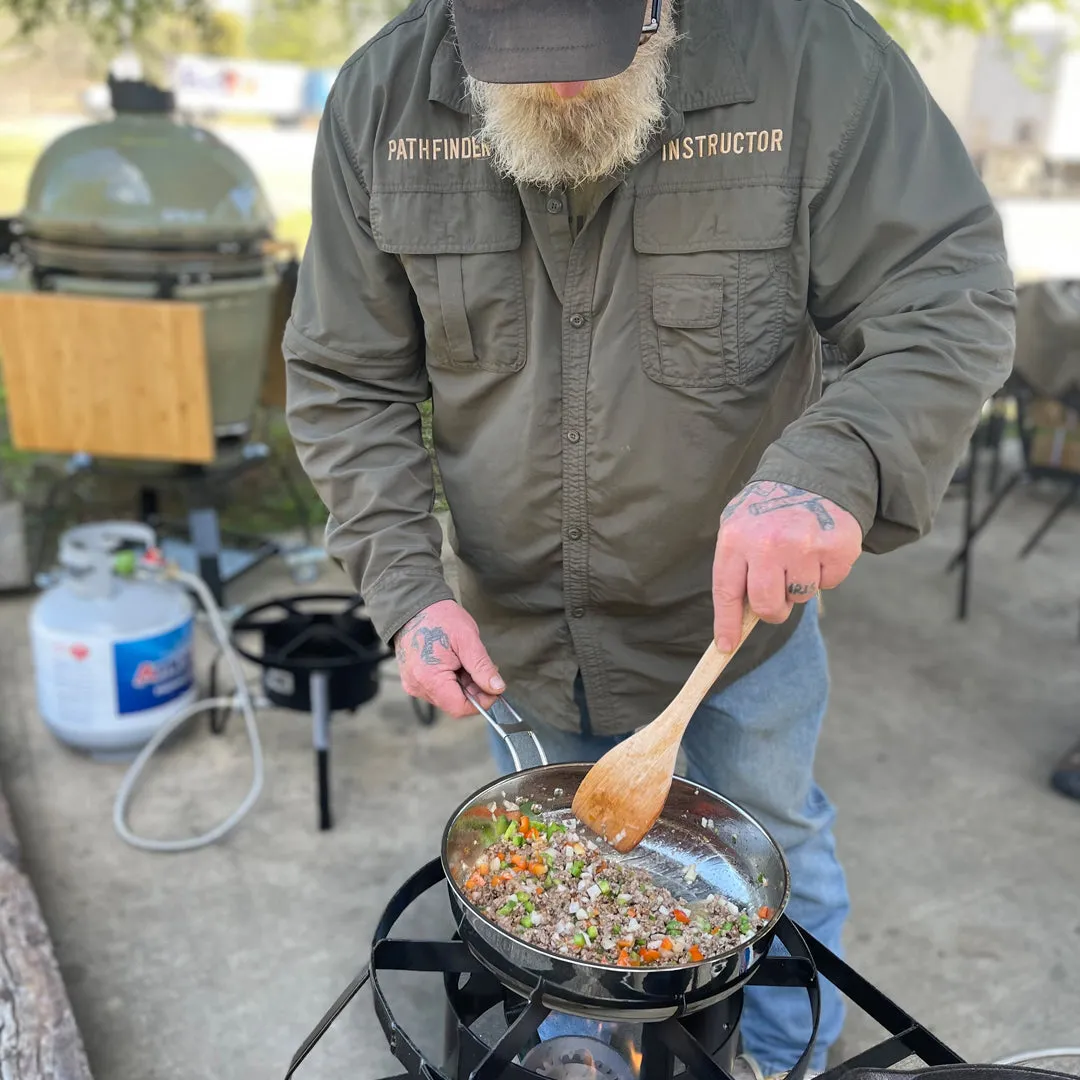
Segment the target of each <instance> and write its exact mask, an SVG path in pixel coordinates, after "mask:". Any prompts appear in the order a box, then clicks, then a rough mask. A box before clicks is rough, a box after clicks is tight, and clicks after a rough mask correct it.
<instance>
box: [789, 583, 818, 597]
mask: <svg viewBox="0 0 1080 1080" xmlns="http://www.w3.org/2000/svg"><path fill="white" fill-rule="evenodd" d="M817 590H818V587H817V586H816V585H800V584H798V583H797V582H792V583H791V584H790V585H789V586H788V587H787V591H788V593H789V595H791V596H813V595H814V593H816V592H817Z"/></svg>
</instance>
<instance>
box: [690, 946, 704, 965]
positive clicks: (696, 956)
mask: <svg viewBox="0 0 1080 1080" xmlns="http://www.w3.org/2000/svg"><path fill="white" fill-rule="evenodd" d="M690 959H691V960H693V961H694V963H695V964H698V963H700V962H701V961H702V960H704V959H705V957H704V955H703V954H702V952H701V950H700V949H699V948H698V947H697V946H696V945H691V946H690Z"/></svg>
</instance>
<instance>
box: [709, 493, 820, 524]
mask: <svg viewBox="0 0 1080 1080" xmlns="http://www.w3.org/2000/svg"><path fill="white" fill-rule="evenodd" d="M751 495H755V496H758V497H759V498H760V499H761V501H760V502H752V503H750V504H749V505H748V506H747V508H746V509H747V511H748V512H749V513H751V514H753V515H754V517H760V516H761V515H762V514H771V513H773V512H774V511H776V510H789V509H791V508H792V507H795V506H800V507H802V508H803V509H804V510H808V511H809V512H810V513H811V514H813V515H814V517H816V518H817V523H818V525H819V526H820V527H821V528H822V529H824V530H825V531H828V530H830V529H834V528H836V520H835V519H834V518H833V516H832V514H830V513H829V511H828V510H827V509H826V507H825V505H824V500H823V499H822V497H821V496H820V495H815V494H814V493H813V492H812V491H803V489H802V488H797V487H792V486H791V485H790V484H773V483H765V482H763V481H758V482H756V483H753V484H749V485H747V487H745V488H744V489H743V490H742V492H741V493H740V494H739V495H738V496H737V497H736V498H735V499H734V500H733V501H732V502H731V503H730V504H729V505H728V507H727V509H725V510H724V512H723V514H722V515H721V517H720V520H721V521H722V522H723V521H727V520H728V518H730V517H731V515H732V514H733V513H734V512H735V511H736V510H738V509H739V507H741V506H742V505H743V503H745V502H746V501H747V499H749V498H750V496H751Z"/></svg>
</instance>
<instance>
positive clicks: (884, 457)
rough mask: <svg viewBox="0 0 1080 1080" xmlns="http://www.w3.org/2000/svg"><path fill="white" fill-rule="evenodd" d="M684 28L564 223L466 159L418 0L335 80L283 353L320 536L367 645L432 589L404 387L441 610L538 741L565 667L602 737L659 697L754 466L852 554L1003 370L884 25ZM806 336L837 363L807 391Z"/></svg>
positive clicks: (1005, 298)
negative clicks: (826, 510)
mask: <svg viewBox="0 0 1080 1080" xmlns="http://www.w3.org/2000/svg"><path fill="white" fill-rule="evenodd" d="M680 10H681V12H682V15H681V18H680V27H679V29H680V30H681V32H682V34H683V37H682V39H681V40H680V42H679V43H678V45H677V46H676V47H675V50H674V55H673V58H672V64H671V74H670V78H669V82H668V91H667V105H668V119H667V121H666V126H665V129H664V130H663V131H662V132H661V133H659V134H658V135H657V137H656V138H655V139H654V140H653V143H652V145H651V147H650V148H649V150H648V152H647V154H646V155H645V157H644V158H643V159H642V160H641V161H640V162H639V163H638V164H637V165H636V166H634V167H633V168H631V169H629V170H628V171H627V172H625V174H623V175H621V176H619V177H618V178H615V179H612V180H611V181H610V182H608V183H605V184H603V185H602V186H601V189H600V191H599V192H598V196H599V198H600V199H601V200H602V201H601V205H600V206H599V208H598V209H597V211H596V213H595V214H594V215H593V216H591V217H590V218H588V219H587V221H586V222H585V223H584V225H583V228H581V230H580V232H579V231H578V230H577V229H576V227H575V228H573V229H572V227H571V226H572V224H574V225H575V226H576V221H575V222H573V223H572V221H571V215H572V214H573V215H574V216H575V217H576V216H577V214H578V213H580V211H579V210H576V208H575V206H574V203H575V201H577V200H574V199H573V198H571V200H570V205H569V206H568V196H567V193H566V192H563V191H540V190H537V189H535V188H531V187H527V186H523V187H518V186H517V185H515V184H514V183H512V182H510V181H507V180H505V179H503V178H501V177H500V176H499V175H497V174H496V172H495V171H494V170H493V169H492V168H491V166H490V160H489V157H490V152H489V149H488V148H487V147H486V146H484V145H483V144H482V143H481V142H480V141H479V140H478V139H477V138H476V137H475V134H474V133H475V131H476V130H477V125H476V121H475V118H474V117H473V116H472V115H470V110H469V103H468V101H467V100H466V96H465V91H464V86H463V72H462V68H461V65H460V62H459V59H458V56H457V52H456V49H455V46H454V42H453V37H452V34H451V32H450V25H449V20H448V17H447V10H446V7H445V3H444V0H418V2H417V3H414V4H413V6H412V7H410V8H409V9H408V10H407V11H406V12H405V13H404V14H402V15H401V16H400V17H399V18H397V19H395V20H394V21H393V22H392V23H390V24H389V25H388V26H387V27H386V28H385V29H384V30H383V31H382V32H381V33H380V34H379V35H377V36H376V37H375V38H374V39H373V40H372V41H371V42H369V43H368V44H367V45H365V46H364V47H363V48H362V49H361V50H360V51H359V52H358V53H357V54H356V55H355V56H354V57H352V58H351V59H350V60H349V61H348V62H347V63H346V64H345V66H344V68H343V69H342V71H341V73H340V76H339V77H338V79H337V81H336V83H335V85H334V87H333V90H332V92H331V95H330V98H329V101H328V104H327V107H326V110H325V113H324V115H323V118H322V122H321V126H320V129H319V134H318V144H317V150H316V155H315V162H314V171H313V188H312V229H311V235H310V239H309V241H308V246H307V250H306V252H305V254H304V258H303V263H302V266H301V270H300V279H299V286H298V292H297V296H296V301H295V306H294V308H293V312H292V318H291V320H290V322H289V325H288V329H287V331H286V335H285V340H284V351H285V357H286V362H287V376H288V419H289V424H290V428H291V431H292V434H293V436H294V438H295V441H296V446H297V449H298V452H299V455H300V458H301V461H302V462H303V465H304V467H305V469H306V470H307V472H308V474H309V475H310V477H311V479H312V481H313V482H314V484H315V486H316V487H317V489H318V491H319V493H320V495H321V497H322V499H323V501H324V502H325V504H326V506H327V508H328V509H329V514H330V518H329V524H328V528H327V546H328V550H329V551H330V553H331V554H332V555H334V556H335V557H336V558H338V559H339V560H340V561H341V562H342V563H343V564H344V565H345V566H346V567H347V568H348V570H349V572H350V574H351V576H352V580H353V581H354V582H355V584H356V587H357V589H358V590H359V591H360V593H361V594H362V595H363V597H364V599H365V600H366V602H367V604H368V608H369V611H370V614H371V617H372V618H373V620H374V622H375V625H376V627H377V629H378V631H379V633H380V634H381V635H382V636H383V637H384V638H385V639H387V640H388V639H389V638H391V637H392V635H393V634H394V633H395V632H396V631H397V630H398V629H399V628H400V627H401V626H402V624H403V623H405V622H406V621H407V620H408V619H409V618H410V617H411V616H412V615H414V614H415V613H417V612H418V611H419V610H421V609H422V608H424V607H425V606H427V605H428V604H431V603H433V602H434V601H437V600H442V599H447V598H450V597H452V596H453V592H452V590H451V589H450V588H449V587H448V585H447V583H446V581H445V579H444V576H443V567H442V563H441V560H440V551H441V542H442V535H441V531H440V527H439V523H438V521H437V520H436V517H435V516H434V514H433V512H432V507H433V486H432V470H431V467H430V463H429V459H428V457H427V455H426V454H425V451H424V447H423V443H422V440H421V428H420V416H419V412H418V409H417V405H418V403H420V402H422V401H423V400H425V399H426V398H427V397H428V396H429V395H430V396H431V397H432V400H433V406H434V408H433V416H434V439H435V445H436V452H437V455H438V462H439V467H440V471H441V475H442V479H443V483H444V487H445V491H446V496H447V499H448V502H449V505H450V510H451V515H452V532H451V542H452V544H453V546H454V549H455V551H456V553H457V555H458V562H459V566H460V573H461V598H462V601H463V603H464V604H465V606H466V608H467V609H468V610H469V611H470V612H471V614H472V615H473V616H474V617H475V618H476V620H477V622H478V624H479V626H480V629H481V632H482V635H483V638H484V641H485V643H486V645H487V647H488V649H489V650H490V652H491V655H492V657H493V658H494V660H495V661H496V662H497V663H498V665H499V666H500V668H501V670H502V673H503V675H504V676H505V678H506V680H507V683H508V686H509V696H510V697H511V698H512V700H513V701H514V702H515V704H517V705H518V706H519V707H520V708H522V709H523V710H524V711H526V712H527V713H529V714H532V715H534V716H537V717H541V718H543V719H544V720H546V721H547V722H549V723H551V724H554V725H557V726H560V727H563V728H566V729H575V728H577V727H578V726H579V723H580V717H579V711H578V708H577V707H576V705H575V703H574V698H573V685H574V680H575V677H576V675H577V673H578V672H579V671H580V673H581V677H582V680H583V684H584V689H585V695H586V699H587V702H588V707H589V712H590V715H591V722H592V729H593V730H594V731H596V732H601V733H604V732H611V733H614V732H624V731H628V730H630V729H632V728H634V727H635V726H637V725H640V724H641V723H644V722H646V721H648V720H650V719H651V718H652V717H654V716H655V715H656V714H657V713H659V712H660V711H661V710H662V709H663V708H664V706H665V705H667V704H668V702H669V701H670V700H671V698H672V696H673V695H674V693H675V692H676V691H677V689H678V688H679V686H680V685H681V684H682V682H683V681H684V679H685V678H686V676H687V675H688V674H689V672H690V671H691V669H692V668H693V666H694V663H695V662H696V661H697V659H698V658H699V657H700V655H701V653H702V651H703V650H704V648H705V646H706V645H707V644H708V642H709V640H710V637H711V633H712V617H713V616H712V599H711V589H710V587H711V568H712V560H713V551H714V544H715V538H716V531H717V527H718V524H719V520H720V514H721V511H722V510H723V508H724V506H725V505H726V503H727V502H728V501H729V500H730V499H731V498H732V497H733V496H734V495H735V494H736V493H737V492H738V491H739V490H740V489H741V488H742V487H743V486H744V485H745V484H746V483H747V482H748V481H751V480H754V479H759V480H774V481H780V482H783V483H787V484H791V485H795V486H797V487H800V488H804V489H807V490H809V491H813V492H816V493H818V494H820V495H823V496H825V497H826V498H829V499H831V500H833V501H834V502H836V503H838V504H839V505H840V506H841V507H843V508H845V509H847V510H848V511H850V512H851V513H852V514H853V515H854V516H855V517H856V518H857V520H858V521H859V523H860V525H861V526H862V529H863V532H864V537H865V539H864V546H865V549H866V550H867V551H871V552H883V551H888V550H890V549H892V548H896V547H897V546H899V545H901V544H905V543H908V542H910V541H912V540H915V539H916V538H917V537H919V536H921V535H923V534H924V533H925V532H926V531H927V530H928V529H929V528H930V526H931V522H932V519H933V517H934V514H935V511H936V509H937V507H938V505H939V503H940V501H941V498H942V496H943V494H944V492H945V489H946V487H947V485H948V483H949V480H950V478H951V476H952V474H953V472H954V469H955V467H956V465H957V463H958V461H959V459H960V458H961V456H962V454H963V452H964V449H965V447H966V444H967V441H968V438H969V435H970V433H971V432H972V430H973V428H974V425H975V423H976V420H977V417H978V414H979V411H980V407H981V405H982V403H983V402H984V400H985V399H986V398H987V397H988V396H989V395H990V394H991V393H992V392H993V391H994V390H995V389H996V388H998V387H1000V386H1001V385H1002V384H1003V382H1004V381H1005V378H1006V377H1007V374H1008V372H1009V370H1010V365H1011V357H1012V350H1013V333H1014V322H1013V312H1014V305H1015V297H1014V294H1013V281H1012V276H1011V274H1010V271H1009V268H1008V265H1007V262H1006V257H1005V250H1004V245H1003V240H1002V231H1001V224H1000V221H999V218H998V215H997V214H996V213H995V210H994V207H993V205H992V203H991V200H990V198H989V197H988V195H987V192H986V190H985V189H984V187H983V185H982V183H981V182H980V180H979V178H978V176H977V174H976V172H975V170H974V168H973V166H972V164H971V162H970V160H969V158H968V155H967V153H966V152H965V150H964V147H963V146H962V144H961V142H960V140H959V138H958V137H957V135H956V133H955V131H954V130H953V128H952V127H951V125H950V124H949V122H948V121H947V120H946V118H945V117H944V115H943V114H942V113H941V112H940V110H939V109H938V107H937V106H936V104H935V103H934V101H933V100H932V99H931V97H930V95H929V94H928V92H927V90H926V89H925V87H924V85H923V84H922V82H921V81H920V79H919V77H918V76H917V74H916V72H915V70H914V69H913V67H912V65H911V63H910V62H909V60H908V59H907V57H906V56H905V55H904V53H903V52H902V51H901V50H900V49H899V48H898V47H897V46H896V45H895V44H894V43H892V42H891V41H890V40H889V38H888V37H887V36H886V35H885V34H884V32H883V31H882V30H881V29H880V28H879V27H878V25H877V24H876V23H875V22H874V21H873V20H872V19H871V18H870V17H869V16H868V15H867V14H866V13H865V12H864V11H863V10H862V9H861V8H859V7H858V6H857V5H856V4H854V3H852V2H850V0H755V2H753V3H736V2H734V0H685V3H684V4H682V5H680ZM581 216H583V217H585V216H586V215H584V214H582V215H581ZM821 337H824V338H825V339H827V340H828V341H830V342H832V343H834V344H835V345H836V347H837V348H838V349H839V350H840V352H841V353H842V355H843V356H844V358H845V359H846V361H847V367H846V370H845V373H844V375H843V377H842V378H840V379H839V380H838V381H837V382H836V383H835V384H832V385H830V387H829V388H828V389H827V391H826V392H825V393H824V394H823V395H822V392H821V380H820V361H821V357H820V353H821V349H820V339H821ZM801 610H802V609H801V608H796V613H798V612H799V611H801ZM796 618H797V615H796V616H794V617H793V618H792V619H789V620H788V622H787V623H785V624H783V625H782V626H779V627H772V626H766V625H761V626H759V628H758V629H756V630H755V631H754V633H753V635H752V636H751V638H750V640H749V641H748V643H747V645H746V646H745V648H744V649H743V650H742V651H740V653H739V654H738V655H737V656H736V658H735V661H734V663H733V664H732V666H731V668H729V671H728V672H727V673H725V676H724V680H723V682H724V683H726V682H728V681H730V680H731V679H734V678H737V677H738V676H739V675H741V674H743V673H745V672H746V671H747V670H749V669H750V668H752V667H753V666H755V665H756V664H759V663H760V662H761V661H762V660H763V659H764V658H765V657H767V656H770V655H772V654H773V653H774V652H775V651H776V650H777V649H778V648H779V647H780V645H781V644H782V643H783V642H784V641H785V640H786V638H787V636H788V635H789V634H790V633H791V630H792V628H793V625H794V623H795V621H796Z"/></svg>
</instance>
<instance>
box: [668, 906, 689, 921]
mask: <svg viewBox="0 0 1080 1080" xmlns="http://www.w3.org/2000/svg"><path fill="white" fill-rule="evenodd" d="M671 914H672V915H673V916H674V917H675V921H676V922H681V923H688V922H689V921H690V916H689V915H687V914H686V912H685V911H682V910H680V909H679V908H676V909H675V910H674V911H673V912H672V913H671Z"/></svg>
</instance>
